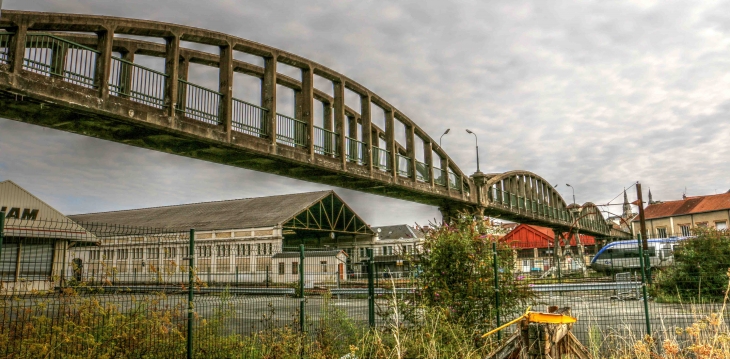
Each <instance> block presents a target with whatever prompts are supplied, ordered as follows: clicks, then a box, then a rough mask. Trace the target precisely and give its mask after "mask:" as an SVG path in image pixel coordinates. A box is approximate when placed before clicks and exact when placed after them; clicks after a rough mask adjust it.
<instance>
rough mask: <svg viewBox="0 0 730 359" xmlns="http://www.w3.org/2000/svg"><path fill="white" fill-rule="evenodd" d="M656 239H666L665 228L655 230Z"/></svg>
mask: <svg viewBox="0 0 730 359" xmlns="http://www.w3.org/2000/svg"><path fill="white" fill-rule="evenodd" d="M656 232H657V237H659V238H667V229H666V228H657V229H656Z"/></svg>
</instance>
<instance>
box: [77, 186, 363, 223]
mask: <svg viewBox="0 0 730 359" xmlns="http://www.w3.org/2000/svg"><path fill="white" fill-rule="evenodd" d="M328 196H333V197H335V198H337V199H339V197H338V196H337V194H336V193H335V192H334V191H332V190H329V191H318V192H306V193H296V194H287V195H278V196H269V197H254V198H243V199H234V200H226V201H215V202H201V203H191V204H181V205H174V206H163V207H152V208H141V209H131V210H123V211H113V212H101V213H89V214H77V215H72V216H69V217H70V218H71V219H73V220H75V221H78V222H84V223H105V224H114V225H121V226H132V227H147V228H168V229H189V228H195V229H196V230H199V231H208V230H225V229H243V228H259V227H275V226H281V225H283V224H284V223H286V222H288V221H290V220H292V219H293V218H295V217H297V216H298V215H300V214H302V213H303V212H305V211H306V210H307V209H308V208H309V207H311V206H313V205H315V204H317V203H318V202H319V201H322V200H324V199H325V198H327V197H328ZM340 201H341V200H340ZM353 213H354V212H353ZM363 223H364V222H363Z"/></svg>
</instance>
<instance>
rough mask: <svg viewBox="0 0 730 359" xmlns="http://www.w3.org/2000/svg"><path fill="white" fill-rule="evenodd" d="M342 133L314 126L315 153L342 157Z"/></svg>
mask: <svg viewBox="0 0 730 359" xmlns="http://www.w3.org/2000/svg"><path fill="white" fill-rule="evenodd" d="M339 148H340V134H338V133H336V132H334V131H330V130H327V129H324V128H321V127H317V126H314V153H316V154H320V155H325V156H332V157H340V154H339V153H340V151H339Z"/></svg>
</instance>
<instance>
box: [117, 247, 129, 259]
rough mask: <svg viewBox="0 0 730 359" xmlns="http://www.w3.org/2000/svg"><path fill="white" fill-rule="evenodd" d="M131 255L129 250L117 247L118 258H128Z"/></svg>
mask: <svg viewBox="0 0 730 359" xmlns="http://www.w3.org/2000/svg"><path fill="white" fill-rule="evenodd" d="M127 257H129V252H128V251H127V250H126V249H117V259H119V260H126V259H127Z"/></svg>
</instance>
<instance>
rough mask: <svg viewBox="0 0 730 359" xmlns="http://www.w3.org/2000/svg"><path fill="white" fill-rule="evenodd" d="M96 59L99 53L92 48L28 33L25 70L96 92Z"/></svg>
mask: <svg viewBox="0 0 730 359" xmlns="http://www.w3.org/2000/svg"><path fill="white" fill-rule="evenodd" d="M97 56H99V52H98V51H97V50H95V49H92V48H90V47H86V46H83V45H80V44H77V43H75V42H72V41H69V40H66V39H63V38H60V37H57V36H54V35H51V34H46V33H28V34H27V36H26V51H25V56H24V58H23V69H24V70H27V71H30V72H34V73H38V74H43V75H46V76H56V77H60V78H63V79H64V80H65V81H68V82H70V83H73V84H75V85H79V86H83V87H88V88H95V87H97V86H98V84H96V83H95V80H94V76H95V72H96V58H97Z"/></svg>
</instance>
